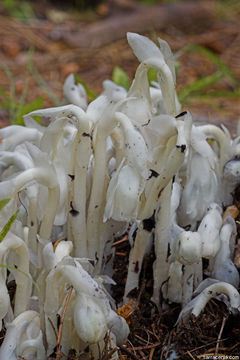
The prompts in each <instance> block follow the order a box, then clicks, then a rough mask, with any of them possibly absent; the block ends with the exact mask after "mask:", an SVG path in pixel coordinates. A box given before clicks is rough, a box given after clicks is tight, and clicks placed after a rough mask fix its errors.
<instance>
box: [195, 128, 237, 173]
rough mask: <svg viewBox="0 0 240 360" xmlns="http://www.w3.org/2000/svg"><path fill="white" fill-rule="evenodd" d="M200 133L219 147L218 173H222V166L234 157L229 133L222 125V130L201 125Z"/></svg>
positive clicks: (233, 148) (233, 147)
mask: <svg viewBox="0 0 240 360" xmlns="http://www.w3.org/2000/svg"><path fill="white" fill-rule="evenodd" d="M201 131H203V132H204V134H205V135H206V136H207V137H208V138H213V139H215V140H216V142H217V145H218V147H219V169H220V172H222V170H223V167H224V164H225V163H226V162H227V161H229V160H230V159H232V158H233V157H234V152H235V150H236V149H235V146H234V143H233V142H232V140H231V136H230V133H229V131H228V130H227V129H226V127H225V126H224V125H222V129H220V128H219V127H217V126H216V125H212V124H208V125H202V126H201Z"/></svg>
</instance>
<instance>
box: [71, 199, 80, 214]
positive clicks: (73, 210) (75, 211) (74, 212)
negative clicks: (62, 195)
mask: <svg viewBox="0 0 240 360" xmlns="http://www.w3.org/2000/svg"><path fill="white" fill-rule="evenodd" d="M70 208H71V210H70V211H69V213H70V214H71V215H72V216H78V214H79V211H77V210H76V209H74V207H73V204H72V201H70Z"/></svg>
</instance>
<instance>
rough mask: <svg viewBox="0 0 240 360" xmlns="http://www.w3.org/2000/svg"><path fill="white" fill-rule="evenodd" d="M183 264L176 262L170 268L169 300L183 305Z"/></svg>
mask: <svg viewBox="0 0 240 360" xmlns="http://www.w3.org/2000/svg"><path fill="white" fill-rule="evenodd" d="M182 276H183V271H182V264H180V263H179V262H178V261H174V262H172V263H171V264H170V267H169V279H168V289H167V298H168V300H169V301H171V302H176V303H181V302H182V296H183V294H182V292H183V289H182Z"/></svg>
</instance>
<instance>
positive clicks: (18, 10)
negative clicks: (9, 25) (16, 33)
mask: <svg viewBox="0 0 240 360" xmlns="http://www.w3.org/2000/svg"><path fill="white" fill-rule="evenodd" d="M1 5H2V7H3V9H4V10H5V12H6V13H7V15H8V16H11V17H13V18H17V19H21V20H28V19H30V18H34V17H35V14H34V10H33V6H32V4H31V3H30V2H28V1H19V0H2V1H1Z"/></svg>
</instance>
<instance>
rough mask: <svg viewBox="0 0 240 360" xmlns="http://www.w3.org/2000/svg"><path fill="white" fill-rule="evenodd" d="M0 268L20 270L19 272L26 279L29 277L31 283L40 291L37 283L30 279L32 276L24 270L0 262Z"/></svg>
mask: <svg viewBox="0 0 240 360" xmlns="http://www.w3.org/2000/svg"><path fill="white" fill-rule="evenodd" d="M0 268H3V269H8V270H13V271H18V272H20V273H21V274H23V275H24V276H26V277H27V278H28V279H30V280H31V281H32V283H33V285H34V286H35V287H36V289H37V291H38V292H40V288H39V286H38V284H37V283H36V281H34V280H33V279H32V277H31V276H30V275H29V274H28V273H26V272H25V271H23V270H21V269H19V268H18V267H14V266H10V265H4V264H0Z"/></svg>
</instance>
